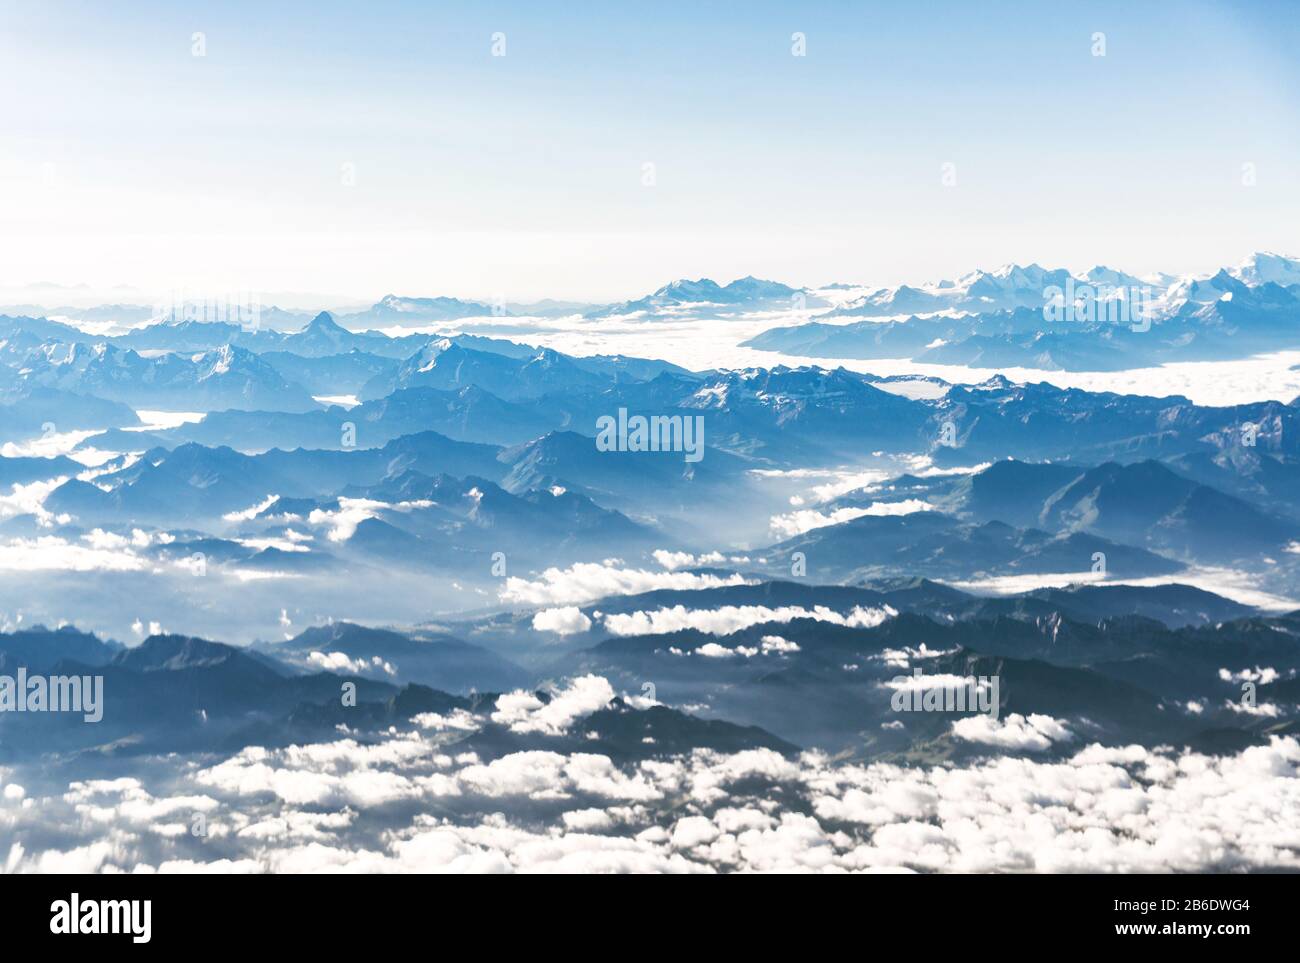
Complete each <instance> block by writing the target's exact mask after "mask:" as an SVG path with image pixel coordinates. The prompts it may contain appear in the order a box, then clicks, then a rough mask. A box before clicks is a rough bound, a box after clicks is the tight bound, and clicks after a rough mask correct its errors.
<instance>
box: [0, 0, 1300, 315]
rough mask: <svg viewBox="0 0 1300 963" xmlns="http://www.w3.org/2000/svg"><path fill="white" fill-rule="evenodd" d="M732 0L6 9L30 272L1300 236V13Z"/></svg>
mask: <svg viewBox="0 0 1300 963" xmlns="http://www.w3.org/2000/svg"><path fill="white" fill-rule="evenodd" d="M700 6H701V5H700V4H686V3H683V4H675V3H653V4H651V3H646V4H594V3H593V4H574V3H566V4H563V5H555V10H553V11H551V12H546V11H544V10H542V9H539V8H540V7H541V5H540V4H536V3H532V4H524V3H515V4H509V3H501V4H491V3H487V4H484V3H479V4H470V3H458V4H394V3H388V4H385V3H372V4H364V5H362V4H355V5H350V4H340V3H325V4H321V3H312V4H301V5H292V4H277V5H276V9H265V8H264V5H262V4H251V3H249V4H244V3H235V4H230V3H226V4H219V5H218V4H212V5H207V4H183V3H182V4H175V3H157V4H154V3H125V4H117V5H113V6H112V7H110V6H109V5H105V4H97V3H76V4H74V3H58V2H55V3H8V2H5V3H0V287H8V286H11V285H15V284H21V283H26V282H30V281H36V280H53V281H58V282H61V283H75V282H83V281H84V282H88V283H91V284H94V285H97V286H101V285H102V286H107V285H112V284H118V283H121V284H131V285H137V286H141V287H144V288H148V289H153V290H157V289H164V288H174V287H177V286H180V285H188V286H194V285H200V286H202V285H207V286H221V287H225V288H242V289H261V290H281V291H283V290H310V291H323V292H332V293H337V294H347V295H355V296H357V297H360V298H363V299H364V298H367V297H372V296H376V297H377V296H378V295H380V294H383V293H387V292H389V291H393V292H397V293H403V294H412V295H417V294H418V295H432V294H449V295H460V296H475V297H489V296H497V295H501V296H504V297H507V298H510V299H517V298H527V297H535V296H546V295H550V296H556V297H586V298H614V297H621V296H632V295H636V294H639V293H643V292H644V291H645V290H646V289H649V288H653V287H655V286H657V285H659V284H660V283H662V282H664V281H666V280H668V279H670V278H672V277H677V276H682V275H689V276H693V277H694V276H700V275H710V276H714V277H718V278H720V279H723V280H726V279H729V278H731V277H734V276H737V275H741V274H746V273H754V274H758V275H763V276H770V277H775V278H778V279H780V280H785V281H789V282H792V283H800V284H803V283H820V282H827V281H833V280H846V281H863V282H882V283H884V282H897V281H904V280H908V281H921V280H927V279H930V278H934V277H938V276H945V275H956V274H960V273H962V272H964V271H966V270H969V269H971V268H974V267H985V268H992V267H995V266H997V265H998V264H1000V263H1003V262H1006V261H1012V260H1015V261H1021V262H1026V261H1029V260H1037V261H1039V262H1040V263H1044V264H1048V265H1050V266H1055V265H1057V264H1061V265H1064V266H1067V267H1073V268H1079V269H1082V268H1086V267H1088V266H1091V265H1092V264H1094V263H1098V262H1104V263H1108V264H1113V265H1116V266H1122V267H1125V268H1127V269H1129V270H1134V271H1139V272H1143V271H1148V270H1154V269H1164V270H1170V271H1183V270H1209V269H1211V268H1213V267H1215V266H1217V265H1219V264H1223V263H1235V262H1236V261H1238V260H1240V258H1242V257H1243V256H1245V255H1246V254H1248V253H1249V252H1251V251H1253V250H1257V249H1274V250H1282V251H1284V252H1285V251H1290V252H1295V253H1300V241H1298V240H1297V237H1296V235H1297V231H1298V230H1300V227H1298V226H1300V163H1297V162H1298V161H1300V143H1298V139H1300V110H1298V109H1297V108H1298V105H1297V98H1298V97H1300V93H1298V92H1300V82H1298V81H1300V77H1298V76H1297V74H1300V68H1298V66H1297V57H1296V55H1295V53H1294V51H1296V50H1297V49H1300V42H1298V41H1300V5H1297V4H1294V3H1276V4H1270V3H1221V2H1181V3H1141V4H1136V3H1131V2H1129V3H1114V4H1109V3H1094V4H1088V5H1087V9H1086V10H1085V9H1083V7H1082V5H1080V7H1079V8H1077V9H1076V8H1074V7H1072V6H1070V5H1065V4H1059V3H1042V4H1009V3H993V4H969V3H951V4H949V3H932V4H924V3H896V4H892V3H888V4H849V3H843V4H840V3H822V4H797V3H788V4H776V3H767V4H764V3H757V4H756V3H744V4H742V3H735V4H710V5H709V6H708V9H707V10H700V9H698V8H699V7H700ZM196 31H201V32H203V33H204V35H205V38H206V56H204V57H194V56H192V55H191V46H192V42H191V35H192V34H193V33H194V32H196ZM497 31H500V32H503V33H504V34H505V35H506V56H505V57H493V56H492V55H491V44H492V34H493V33H494V32H497ZM795 31H801V32H803V33H804V34H805V35H806V37H807V56H805V57H794V56H791V34H792V33H793V32H795ZM1099 31H1100V32H1104V33H1105V35H1106V56H1105V57H1094V56H1093V55H1092V45H1093V41H1092V35H1093V34H1094V33H1095V32H1099ZM647 162H649V163H653V164H654V165H655V174H656V184H655V185H654V186H653V187H647V186H643V184H642V174H643V165H644V164H645V163H647ZM945 163H952V164H954V165H955V171H956V185H955V186H952V187H945V186H943V184H942V183H941V172H942V165H943V164H945ZM1246 163H1251V164H1254V165H1255V168H1254V169H1255V172H1256V178H1257V183H1256V185H1255V186H1253V187H1245V186H1243V184H1242V165H1243V164H1246ZM345 164H351V165H354V167H353V169H354V170H355V184H354V185H352V186H348V185H346V184H344V183H343V180H344V177H343V173H344V167H343V165H345Z"/></svg>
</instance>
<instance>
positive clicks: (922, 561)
mask: <svg viewBox="0 0 1300 963" xmlns="http://www.w3.org/2000/svg"><path fill="white" fill-rule="evenodd" d="M796 552H801V553H803V555H804V557H805V558H806V559H807V565H808V570H809V573H810V574H812V575H813V576H814V577H816V578H817V579H819V580H835V581H853V580H858V579H863V578H874V577H879V576H880V575H886V574H894V573H898V574H910V575H926V576H928V577H931V578H935V577H938V578H958V579H960V578H966V577H970V576H971V575H973V574H977V573H978V574H981V575H987V576H999V575H1035V574H1059V573H1068V572H1077V573H1083V572H1088V571H1090V570H1091V569H1092V568H1093V565H1094V563H1095V561H1096V559H1095V557H1094V556H1095V555H1096V554H1097V553H1102V554H1103V555H1104V556H1105V567H1106V572H1107V573H1109V574H1110V575H1111V576H1112V577H1119V578H1142V577H1146V576H1151V575H1167V574H1170V573H1172V572H1177V571H1178V570H1180V569H1181V568H1182V567H1183V566H1182V565H1181V564H1179V563H1178V562H1175V561H1173V560H1172V559H1168V558H1163V557H1161V556H1159V555H1156V554H1154V553H1152V552H1150V551H1147V550H1145V549H1141V548H1136V547H1133V546H1131V545H1125V544H1121V543H1118V542H1114V541H1111V540H1109V539H1105V538H1101V537H1098V536H1095V535H1090V534H1086V533H1082V532H1070V533H1068V534H1053V533H1049V532H1045V531H1042V530H1039V529H1032V528H1031V529H1019V528H1014V527H1012V526H1010V525H1007V524H1005V523H1003V522H997V521H992V522H985V523H983V524H963V523H960V522H958V521H957V520H956V519H954V518H952V517H950V516H947V515H942V514H940V513H938V512H916V513H914V514H911V515H897V516H871V515H866V516H862V517H859V518H855V519H853V520H851V521H847V522H842V523H840V524H837V525H827V526H824V527H822V528H815V529H813V530H812V531H809V532H806V533H804V534H802V535H797V536H795V537H794V538H791V539H787V540H786V541H784V542H780V543H778V544H776V545H773V546H771V547H770V548H768V549H766V550H765V554H766V555H767V556H768V558H769V559H779V562H778V563H777V564H779V565H783V566H784V567H785V568H786V570H788V569H789V564H790V563H789V561H788V560H789V559H790V558H791V557H792V556H793V555H794V553H796Z"/></svg>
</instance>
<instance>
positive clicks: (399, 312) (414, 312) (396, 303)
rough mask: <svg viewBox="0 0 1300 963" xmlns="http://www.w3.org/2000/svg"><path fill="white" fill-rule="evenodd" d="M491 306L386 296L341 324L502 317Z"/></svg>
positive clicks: (413, 323) (397, 324)
mask: <svg viewBox="0 0 1300 963" xmlns="http://www.w3.org/2000/svg"><path fill="white" fill-rule="evenodd" d="M505 313H506V312H504V310H502V309H497V310H496V311H494V310H493V308H492V306H491V305H487V304H482V303H480V302H478V301H462V300H460V299H459V298H448V297H436V298H409V297H399V296H398V295H396V294H386V295H384V296H383V297H382V298H380V299H379V300H378V301H377V302H375V303H374V304H373V305H371V306H370V308H368V309H367V310H365V311H361V312H358V313H356V314H346V315H343V318H342V319H343V321H345V322H347V323H348V324H350V325H353V326H356V327H401V326H412V327H414V326H418V325H425V324H433V323H438V322H441V321H458V320H460V319H462V318H474V317H490V316H492V315H493V314H498V315H500V314H505Z"/></svg>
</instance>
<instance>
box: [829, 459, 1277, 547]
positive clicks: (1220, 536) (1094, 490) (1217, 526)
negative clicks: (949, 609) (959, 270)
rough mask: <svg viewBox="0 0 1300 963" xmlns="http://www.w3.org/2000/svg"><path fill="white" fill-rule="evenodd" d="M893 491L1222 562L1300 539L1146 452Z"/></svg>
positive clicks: (861, 502)
mask: <svg viewBox="0 0 1300 963" xmlns="http://www.w3.org/2000/svg"><path fill="white" fill-rule="evenodd" d="M890 489H891V490H890V497H891V499H896V500H901V499H904V498H914V499H920V500H923V501H925V502H927V503H928V504H931V505H933V506H935V507H937V508H940V509H942V510H943V511H945V512H948V513H951V514H955V515H957V516H959V517H961V518H963V519H966V520H969V521H976V522H992V521H1000V522H1006V523H1008V524H1011V525H1017V526H1021V527H1035V528H1040V529H1045V530H1047V531H1052V532H1072V531H1087V532H1092V533H1094V534H1098V535H1103V536H1106V537H1108V538H1112V539H1117V540H1126V541H1129V542H1131V543H1133V544H1137V545H1143V546H1146V547H1151V548H1156V549H1159V550H1165V551H1169V552H1171V553H1173V554H1175V555H1179V556H1184V557H1196V558H1201V559H1217V560H1218V561H1221V562H1222V561H1228V560H1231V559H1237V558H1242V557H1245V558H1247V559H1249V558H1250V557H1251V556H1257V555H1259V554H1260V553H1268V552H1280V551H1284V550H1285V548H1286V546H1287V545H1289V544H1290V543H1291V542H1293V541H1296V540H1297V539H1300V521H1297V520H1296V519H1294V518H1290V517H1287V516H1286V515H1285V514H1278V513H1277V512H1276V511H1267V510H1264V509H1262V508H1260V507H1257V506H1256V505H1254V504H1251V503H1250V502H1248V501H1246V500H1244V499H1241V498H1238V497H1235V496H1233V495H1231V494H1228V493H1225V492H1222V491H1219V490H1218V489H1215V488H1213V487H1211V486H1208V485H1205V484H1202V483H1200V482H1197V481H1194V480H1192V479H1189V478H1186V477H1184V476H1182V475H1180V474H1177V473H1176V472H1174V471H1172V470H1171V469H1170V467H1169V466H1167V465H1165V464H1163V463H1161V462H1158V461H1154V460H1149V459H1148V460H1145V461H1140V462H1133V463H1130V464H1119V463H1116V462H1107V463H1105V464H1102V465H1099V466H1096V467H1094V468H1089V467H1083V466H1078V465H1070V464H1060V463H1027V462H1022V461H1015V460H1011V459H1006V460H1003V461H999V462H995V463H994V464H993V465H991V466H989V467H988V468H985V469H984V470H982V471H979V472H975V473H973V474H971V475H960V476H939V477H932V478H918V477H916V476H912V475H902V476H900V477H899V478H897V479H895V480H894V481H893V482H892V483H891V486H890ZM877 497H878V496H877V495H874V494H870V493H868V494H864V495H848V496H845V497H843V498H840V499H837V500H836V501H835V502H834V503H833V504H832V506H831V507H833V508H854V507H867V506H869V505H870V504H871V503H872V502H874V501H875V500H877Z"/></svg>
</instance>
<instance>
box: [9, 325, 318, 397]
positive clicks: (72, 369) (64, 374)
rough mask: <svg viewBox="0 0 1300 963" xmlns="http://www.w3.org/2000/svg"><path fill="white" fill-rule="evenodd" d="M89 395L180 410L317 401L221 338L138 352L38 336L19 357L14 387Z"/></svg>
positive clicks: (247, 353) (21, 389) (256, 359)
mask: <svg viewBox="0 0 1300 963" xmlns="http://www.w3.org/2000/svg"><path fill="white" fill-rule="evenodd" d="M36 387H44V388H56V389H58V390H60V391H66V392H73V393H77V394H86V395H93V396H95V397H98V398H104V399H106V400H109V401H121V402H124V403H126V404H129V405H131V406H133V407H137V408H162V409H173V410H180V411H194V410H212V409H222V408H245V409H250V408H265V409H269V410H283V411H306V410H310V409H312V408H315V407H318V406H317V404H316V402H315V401H313V400H312V397H311V394H310V393H309V392H308V391H307V390H306V389H305V388H303V387H302V386H301V385H297V384H293V383H291V382H289V381H286V380H285V379H284V378H283V377H282V376H281V375H280V374H279V373H278V372H277V371H276V370H275V369H274V368H272V367H271V366H270V365H269V364H267V363H266V362H265V361H263V360H262V359H261V358H260V357H258V356H257V355H255V354H253V353H252V352H251V351H246V350H244V349H243V348H239V347H235V346H233V345H225V346H223V347H220V348H214V349H212V350H210V351H204V352H200V353H198V354H194V355H180V354H163V355H159V356H156V357H144V356H142V355H140V354H137V353H136V352H135V351H134V350H131V349H124V348H119V347H116V346H115V345H112V344H108V343H105V342H99V343H96V344H86V343H83V342H79V341H78V342H71V343H67V342H45V343H43V344H42V345H41V346H40V347H38V348H36V349H34V350H33V351H31V352H30V353H29V354H28V355H27V356H26V358H25V359H24V360H23V368H22V370H21V371H20V372H19V373H18V377H17V378H16V379H15V381H14V388H13V390H15V391H19V392H21V391H24V390H28V389H31V388H36Z"/></svg>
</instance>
